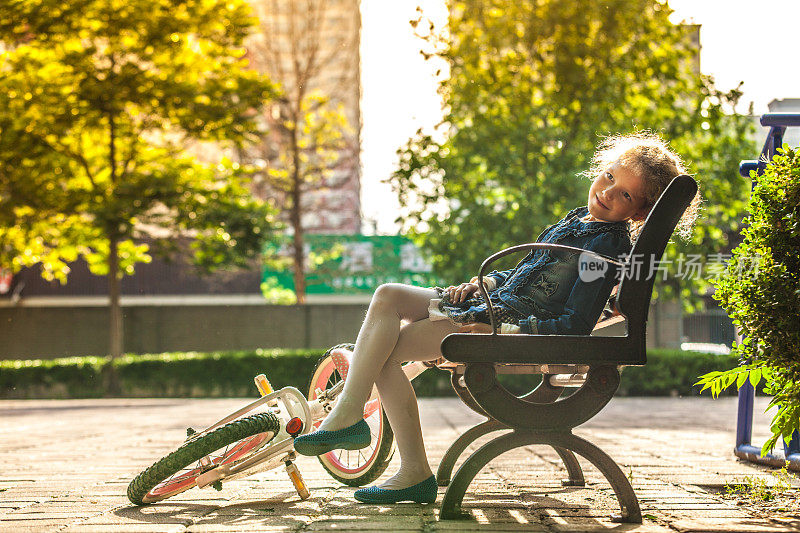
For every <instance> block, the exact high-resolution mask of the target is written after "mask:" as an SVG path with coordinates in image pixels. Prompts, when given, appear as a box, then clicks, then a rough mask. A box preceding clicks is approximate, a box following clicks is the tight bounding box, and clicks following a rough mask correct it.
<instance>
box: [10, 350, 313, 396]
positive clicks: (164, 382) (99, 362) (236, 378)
mask: <svg viewBox="0 0 800 533" xmlns="http://www.w3.org/2000/svg"><path fill="white" fill-rule="evenodd" d="M323 353H324V350H252V351H239V352H210V353H197V352H185V353H165V354H147V355H126V356H124V357H121V358H119V359H117V360H116V361H114V362H113V363H112V362H111V361H110V360H109V359H108V358H104V357H71V358H66V359H54V360H51V361H39V360H36V361H0V397H3V398H96V397H102V396H104V395H106V391H107V390H108V373H109V369H110V366H111V365H112V364H113V366H114V369H115V370H116V373H117V376H118V379H119V383H120V388H121V395H122V396H125V397H146V396H150V397H186V398H203V397H227V396H252V395H253V394H255V393H256V389H255V385H254V384H253V376H256V375H258V374H262V373H263V374H266V375H267V377H268V378H269V380H270V382H271V383H272V385H273V386H274V387H277V388H280V387H285V386H293V387H297V388H298V389H300V390H301V391H304V392H305V391H306V389H307V387H308V380H309V379H310V377H311V373H312V372H313V370H314V366H315V365H316V363H317V360H318V359H319V358H320V357H321V356H322V355H323Z"/></svg>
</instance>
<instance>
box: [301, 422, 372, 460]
mask: <svg viewBox="0 0 800 533" xmlns="http://www.w3.org/2000/svg"><path fill="white" fill-rule="evenodd" d="M370 442H372V433H371V432H370V429H369V424H367V421H366V420H364V419H361V420H359V421H358V422H356V423H355V424H353V425H352V426H350V427H346V428H344V429H339V430H336V431H325V430H324V429H321V430H319V431H315V432H314V433H309V434H308V435H300V436H299V437H297V438H296V439H294V449H295V451H296V452H297V453H299V454H300V455H312V456H313V455H322V454H323V453H328V452H329V451H331V450H360V449H361V448H366V447H367V446H369V443H370Z"/></svg>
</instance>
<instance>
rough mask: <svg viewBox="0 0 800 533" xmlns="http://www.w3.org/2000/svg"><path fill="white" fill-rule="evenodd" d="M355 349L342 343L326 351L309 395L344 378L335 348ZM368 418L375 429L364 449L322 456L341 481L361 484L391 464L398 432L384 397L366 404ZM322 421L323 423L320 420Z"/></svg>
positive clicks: (313, 379)
mask: <svg viewBox="0 0 800 533" xmlns="http://www.w3.org/2000/svg"><path fill="white" fill-rule="evenodd" d="M339 349H345V350H348V351H352V350H353V345H352V344H339V345H337V346H334V347H333V348H331V349H329V350H328V351H327V352H325V355H323V356H322V358H321V359H320V360H319V361H318V362H317V366H316V368H315V369H314V374H313V375H312V376H311V382H310V384H309V387H308V399H309V400H312V399H314V398H316V397H317V394H316V391H317V389H320V390H326V389H330V388H331V387H333V386H334V385H336V384H337V383H338V382H340V381H341V380H342V377H341V375H340V374H339V372H338V371H337V370H336V365H335V364H334V362H333V358H332V357H331V352H333V351H334V350H339ZM364 419H365V420H366V421H367V424H369V426H370V430H371V431H372V442H371V443H370V445H369V447H367V448H364V449H363V450H352V451H351V450H333V451H330V452H328V453H326V454H324V455H320V456H319V457H318V459H319V462H320V463H322V467H323V468H324V469H325V470H326V471H327V472H328V473H329V474H330V475H331V477H333V478H334V479H336V480H337V481H340V482H342V483H344V484H345V485H349V486H351V487H360V486H361V485H366V484H367V483H370V482H372V481H375V480H376V479H378V477H379V476H380V475H381V474H383V472H384V471H385V470H386V468H387V467H388V466H389V462H390V461H391V460H392V456H393V455H394V434H393V433H392V428H391V426H390V425H389V419H387V418H386V414H385V413H384V412H383V409H382V408H381V405H380V399H375V400H372V401H371V402H368V403H367V405H366V406H365V407H364ZM317 425H319V424H317Z"/></svg>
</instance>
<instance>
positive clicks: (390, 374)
mask: <svg viewBox="0 0 800 533" xmlns="http://www.w3.org/2000/svg"><path fill="white" fill-rule="evenodd" d="M457 329H458V328H457V327H456V326H454V325H453V324H452V323H451V322H450V321H449V320H439V321H435V322H431V321H430V320H428V319H424V320H420V321H419V322H414V323H412V324H408V325H406V326H403V329H402V331H401V332H400V336H399V339H398V341H397V344H396V346H395V348H394V350H393V351H392V354H391V356H390V357H389V359H388V360H387V361H386V363H385V364H384V366H383V369H382V370H381V373H380V375H379V376H378V379H377V382H376V384H377V386H378V392H379V393H380V397H381V405H383V409H384V411H385V412H386V416H387V417H389V423H390V424H391V425H392V430H393V431H394V438H395V440H396V442H397V448H398V451H399V452H400V470H399V471H398V472H397V473H396V474H395V475H394V476H392V477H391V478H389V479H388V480H387V481H386V482H385V483H383V484H382V485H381V488H384V489H403V488H406V487H410V486H412V485H416V484H417V483H420V482H421V481H424V480H425V479H427V478H429V477H431V476H432V475H433V474H432V473H431V469H430V466H429V465H428V457H427V455H426V453H425V445H424V443H423V441H422V429H421V427H420V421H419V410H418V407H417V397H416V395H415V394H414V388H413V387H412V386H411V382H410V381H409V380H408V377H406V375H405V373H404V372H403V369H402V363H403V362H405V361H427V360H430V359H436V358H438V357H441V351H440V348H439V347H440V345H441V343H442V339H444V338H445V337H446V336H447V335H448V334H450V333H453V332H455V331H457Z"/></svg>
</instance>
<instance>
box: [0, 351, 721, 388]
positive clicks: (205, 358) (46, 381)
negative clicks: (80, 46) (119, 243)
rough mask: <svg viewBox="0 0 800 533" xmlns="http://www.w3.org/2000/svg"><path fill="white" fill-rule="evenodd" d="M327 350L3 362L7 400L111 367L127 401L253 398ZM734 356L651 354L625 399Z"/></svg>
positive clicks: (436, 378) (684, 380) (92, 381)
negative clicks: (263, 380) (262, 381)
mask: <svg viewBox="0 0 800 533" xmlns="http://www.w3.org/2000/svg"><path fill="white" fill-rule="evenodd" d="M323 353H324V350H251V351H237V352H210V353H198V352H182V353H165V354H146V355H126V356H124V357H122V358H120V359H117V360H116V361H113V362H111V361H110V360H109V359H108V358H105V357H70V358H64V359H53V360H26V361H0V398H101V397H105V396H108V393H107V390H108V382H109V379H108V378H109V373H110V369H111V367H112V366H113V368H114V369H115V370H116V373H117V376H118V379H119V384H120V388H121V396H123V397H163V398H218V397H241V396H254V395H256V394H257V392H256V389H255V386H254V385H253V376H255V375H257V374H260V373H264V374H266V375H267V377H268V378H269V380H270V382H271V383H272V385H273V387H275V388H280V387H285V386H293V387H297V388H298V389H300V390H301V391H303V392H306V391H307V389H308V380H309V378H310V376H311V374H312V372H313V370H314V367H315V365H316V363H317V361H318V360H319V358H320V357H321V356H322V355H323ZM736 364H737V361H736V359H735V358H733V357H731V356H721V355H715V354H707V353H695V352H683V351H679V350H650V351H649V352H648V364H647V365H646V366H644V367H628V368H626V369H624V371H623V373H622V382H621V384H620V390H619V393H618V394H619V395H627V396H670V395H672V396H675V395H690V394H697V393H698V392H699V390H698V389H699V388H698V387H695V386H693V384H694V383H695V382H696V381H697V377H698V376H700V375H701V374H705V373H706V372H710V371H712V370H727V369H729V368H733V367H734V366H736ZM501 379H502V381H503V383H504V384H505V385H506V386H507V387H508V388H509V389H510V390H513V391H515V392H517V393H523V392H526V391H527V390H530V389H531V388H532V387H533V386H534V382H533V381H532V380H533V379H535V378H533V377H532V376H518V375H511V376H501ZM414 388H415V389H416V391H417V394H418V395H419V396H451V395H453V391H452V388H451V386H450V374H449V372H446V371H442V370H438V369H433V370H429V371H427V372H425V373H424V374H422V375H421V376H419V377H418V378H417V379H415V380H414Z"/></svg>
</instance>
